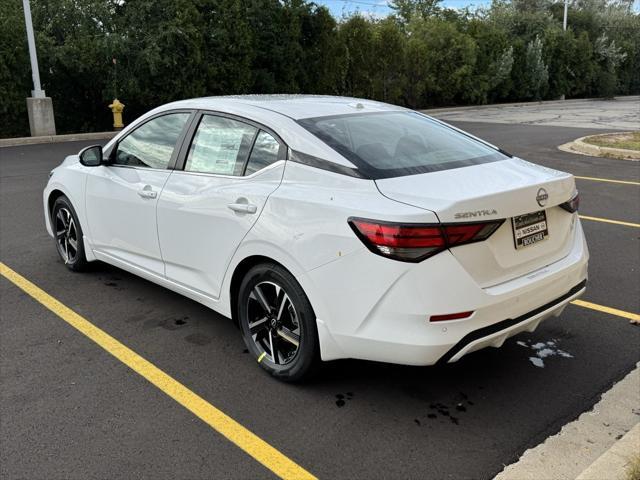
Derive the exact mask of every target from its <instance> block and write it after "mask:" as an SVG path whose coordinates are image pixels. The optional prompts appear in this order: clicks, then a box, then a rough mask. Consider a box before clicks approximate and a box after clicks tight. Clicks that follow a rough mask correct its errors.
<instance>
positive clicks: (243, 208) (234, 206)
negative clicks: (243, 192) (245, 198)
mask: <svg viewBox="0 0 640 480" xmlns="http://www.w3.org/2000/svg"><path fill="white" fill-rule="evenodd" d="M227 207H229V208H230V209H231V210H233V211H234V212H238V213H256V212H257V211H258V207H256V206H255V205H253V204H252V203H230V204H229V205H227Z"/></svg>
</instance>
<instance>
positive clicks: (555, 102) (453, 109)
mask: <svg viewBox="0 0 640 480" xmlns="http://www.w3.org/2000/svg"><path fill="white" fill-rule="evenodd" d="M607 100H608V101H612V100H631V101H633V100H638V101H640V95H627V96H621V97H614V98H613V99H606V98H572V99H570V100H543V101H540V102H515V103H490V104H486V105H465V106H462V107H438V108H427V109H424V110H419V111H420V112H422V113H426V114H427V115H429V114H430V113H446V112H456V111H460V112H462V111H465V110H481V109H485V108H507V107H526V106H530V105H558V104H560V105H570V104H572V103H578V102H585V101H586V102H602V101H607Z"/></svg>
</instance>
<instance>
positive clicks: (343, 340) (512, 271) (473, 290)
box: [44, 96, 588, 381]
mask: <svg viewBox="0 0 640 480" xmlns="http://www.w3.org/2000/svg"><path fill="white" fill-rule="evenodd" d="M577 208H578V196H577V191H576V188H575V182H574V178H573V176H572V175H570V174H567V173H563V172H559V171H556V170H552V169H549V168H545V167H541V166H538V165H535V164H532V163H529V162H526V161H524V160H521V159H519V158H515V157H513V156H511V155H509V154H507V153H506V152H504V151H502V150H500V149H499V148H497V147H495V146H493V145H491V144H489V143H487V142H484V141H482V140H480V139H478V138H476V137H474V136H472V135H469V134H467V133H465V132H462V131H460V130H458V129H456V128H454V127H452V126H449V125H447V124H445V123H442V122H440V121H438V120H435V119H433V118H430V117H428V116H426V115H424V114H422V113H418V112H415V111H412V110H407V109H404V108H401V107H397V106H393V105H387V104H384V103H378V102H373V101H368V100H361V99H354V98H341V97H321V96H238V97H211V98H200V99H193V100H184V101H179V102H175V103H171V104H168V105H164V106H162V107H159V108H156V109H155V110H153V111H151V112H149V113H147V114H146V115H143V116H142V117H141V118H139V119H137V120H136V121H135V122H133V123H132V124H131V125H129V126H128V127H127V128H125V129H124V130H123V131H122V132H120V133H119V134H118V135H117V136H116V137H115V138H113V139H112V140H111V141H110V142H109V143H107V145H106V146H105V147H104V148H103V147H100V146H93V147H88V148H85V149H84V150H82V151H81V152H80V153H79V154H78V155H72V156H70V157H67V158H66V159H65V160H64V162H63V163H62V164H61V165H60V166H59V167H57V168H55V169H54V170H53V171H52V172H51V176H50V178H49V182H48V184H47V186H46V188H45V191H44V211H45V217H46V226H47V230H48V232H49V234H50V235H51V236H52V237H54V239H55V242H56V246H57V250H58V253H59V255H60V257H61V258H62V260H63V261H64V263H65V264H66V265H67V267H69V268H70V269H71V270H74V271H79V270H82V269H83V268H84V267H85V266H86V265H87V263H88V262H92V261H94V260H101V261H103V262H107V263H110V264H112V265H115V266H117V267H120V268H122V269H124V270H127V271H129V272H132V273H134V274H136V275H139V276H141V277H143V278H145V279H147V280H150V281H152V282H155V283H157V284H159V285H162V286H164V287H166V288H169V289H171V290H173V291H176V292H179V293H181V294H183V295H185V296H187V297H189V298H191V299H193V300H195V301H197V302H200V303H202V304H204V305H206V306H208V307H210V308H211V309H213V310H215V311H216V312H219V313H220V314H222V315H224V316H227V317H231V318H232V319H233V320H234V321H235V322H237V324H238V325H239V327H240V330H241V332H242V335H243V338H244V342H245V343H246V345H247V348H248V349H249V352H251V354H252V355H253V357H254V358H255V359H256V361H257V362H258V363H259V364H260V366H261V367H262V368H264V369H265V370H267V371H268V372H270V373H271V374H272V375H274V376H276V377H278V378H280V379H283V380H290V381H292V380H297V379H300V378H302V377H303V376H305V375H307V374H309V373H310V372H311V371H312V370H313V369H314V367H316V366H317V365H318V364H319V363H320V360H325V361H326V360H334V359H339V358H359V359H366V360H375V361H383V362H393V363H401V364H409V365H431V364H434V363H436V362H454V361H456V360H458V359H460V358H461V357H462V356H463V355H466V354H467V353H469V352H471V351H474V350H478V349H480V348H483V347H485V346H494V347H498V346H500V345H502V343H503V342H504V341H505V339H507V338H508V337H511V336H512V335H515V334H517V333H518V332H522V331H533V330H534V329H535V328H536V327H537V326H538V325H539V324H540V322H541V321H542V320H544V319H546V318H548V317H551V316H557V315H559V314H560V313H561V312H562V310H563V309H564V308H565V306H566V305H567V303H568V302H570V301H571V300H573V299H574V298H576V297H577V296H579V295H580V294H582V292H583V291H584V289H585V284H586V279H587V262H588V251H587V245H586V243H585V238H584V234H583V231H582V227H581V225H580V220H579V219H578V215H577V212H576V211H577Z"/></svg>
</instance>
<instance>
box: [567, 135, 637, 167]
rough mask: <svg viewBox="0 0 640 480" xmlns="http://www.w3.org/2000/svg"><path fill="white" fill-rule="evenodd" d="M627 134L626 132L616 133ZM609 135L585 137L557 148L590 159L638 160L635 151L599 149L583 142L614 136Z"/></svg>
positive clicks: (609, 148) (610, 148)
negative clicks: (589, 157)
mask: <svg viewBox="0 0 640 480" xmlns="http://www.w3.org/2000/svg"><path fill="white" fill-rule="evenodd" d="M616 133H627V132H616ZM614 134H615V133H614ZM614 134H611V133H602V134H598V135H587V136H586V137H580V138H577V139H575V140H574V141H573V142H569V143H565V144H563V145H560V146H559V147H558V149H559V150H562V151H563V152H569V153H579V154H582V155H589V156H591V157H604V158H616V159H618V160H631V161H637V160H640V152H639V151H637V150H628V149H625V148H612V147H600V146H598V145H592V144H590V143H587V142H585V141H584V139H585V138H589V137H601V136H607V135H614Z"/></svg>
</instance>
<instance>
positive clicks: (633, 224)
mask: <svg viewBox="0 0 640 480" xmlns="http://www.w3.org/2000/svg"><path fill="white" fill-rule="evenodd" d="M580 218H581V219H582V220H592V221H594V222H603V223H613V224H614V225H624V226H625V227H635V228H640V223H631V222H623V221H621V220H609V219H608V218H600V217H588V216H586V215H580Z"/></svg>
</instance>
